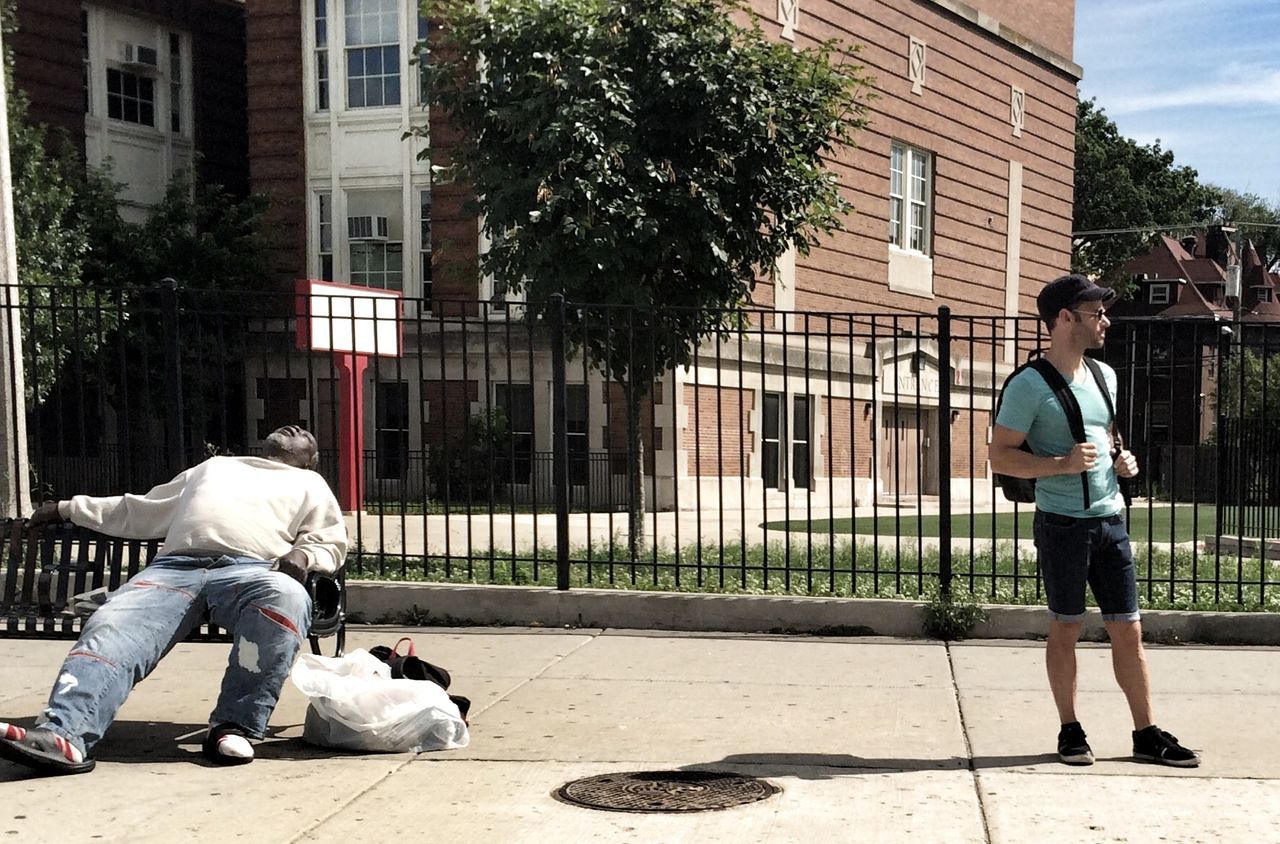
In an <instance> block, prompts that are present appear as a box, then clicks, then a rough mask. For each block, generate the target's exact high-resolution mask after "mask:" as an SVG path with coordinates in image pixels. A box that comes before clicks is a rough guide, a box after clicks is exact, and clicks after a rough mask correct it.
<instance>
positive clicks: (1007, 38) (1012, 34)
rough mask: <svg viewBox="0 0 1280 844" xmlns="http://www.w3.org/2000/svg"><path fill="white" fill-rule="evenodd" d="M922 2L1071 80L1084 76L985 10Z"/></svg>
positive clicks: (951, 0)
mask: <svg viewBox="0 0 1280 844" xmlns="http://www.w3.org/2000/svg"><path fill="white" fill-rule="evenodd" d="M924 2H925V3H928V4H929V5H932V6H937V7H938V8H939V9H943V10H944V11H947V12H949V13H951V14H952V15H955V16H956V17H958V18H961V19H963V20H965V21H968V22H969V23H971V24H973V25H974V26H976V27H979V28H980V29H984V30H986V31H987V32H990V33H991V34H992V35H994V36H995V37H997V38H999V39H1000V40H1001V41H1004V42H1006V43H1008V44H1011V45H1012V46H1014V47H1016V48H1017V49H1019V50H1021V51H1022V52H1024V53H1026V54H1028V55H1030V56H1032V57H1033V58H1036V59H1038V60H1040V61H1042V62H1044V63H1045V64H1047V65H1049V66H1050V67H1052V68H1054V69H1055V70H1058V71H1061V72H1062V73H1065V74H1066V75H1067V76H1070V77H1071V79H1072V81H1075V82H1079V81H1080V80H1081V79H1082V78H1083V77H1084V68H1082V67H1080V65H1078V64H1076V63H1075V62H1073V61H1071V60H1070V59H1068V58H1066V57H1065V56H1060V55H1058V54H1057V53H1055V52H1054V51H1053V50H1050V49H1049V48H1048V47H1046V46H1044V45H1043V44H1041V43H1039V42H1038V41H1033V40H1032V39H1030V38H1028V37H1027V36H1025V35H1023V34H1022V33H1020V32H1016V31H1014V30H1012V29H1010V28H1009V27H1007V26H1005V25H1004V24H1002V23H1000V21H998V20H996V19H995V18H993V17H992V16H991V15H988V14H987V13H986V12H980V11H978V10H977V9H975V8H973V7H972V6H970V5H968V4H967V3H962V2H960V0H924Z"/></svg>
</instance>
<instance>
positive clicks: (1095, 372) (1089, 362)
mask: <svg viewBox="0 0 1280 844" xmlns="http://www.w3.org/2000/svg"><path fill="white" fill-rule="evenodd" d="M1084 365H1085V368H1087V369H1088V370H1089V374H1090V375H1092V376H1093V381H1094V383H1095V384H1097V385H1098V392H1100V393H1102V400H1103V401H1104V402H1106V405H1107V415H1108V416H1110V417H1111V433H1113V434H1115V437H1116V444H1117V445H1118V446H1120V448H1124V437H1122V436H1120V426H1119V425H1118V424H1116V408H1115V405H1114V404H1112V403H1111V389H1110V388H1109V387H1108V386H1107V379H1106V378H1105V377H1103V375H1102V367H1101V366H1100V365H1099V364H1098V362H1097V361H1096V360H1094V359H1093V358H1091V357H1088V356H1087V355H1086V356H1085V358H1084Z"/></svg>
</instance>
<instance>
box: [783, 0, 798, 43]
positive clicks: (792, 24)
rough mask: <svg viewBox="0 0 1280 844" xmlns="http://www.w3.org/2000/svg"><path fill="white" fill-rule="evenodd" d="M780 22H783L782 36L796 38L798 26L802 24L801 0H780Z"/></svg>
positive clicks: (790, 39) (791, 39)
mask: <svg viewBox="0 0 1280 844" xmlns="http://www.w3.org/2000/svg"><path fill="white" fill-rule="evenodd" d="M778 23H780V24H782V37H783V38H785V39H787V40H788V41H794V40H796V27H797V26H798V25H799V24H800V0H778Z"/></svg>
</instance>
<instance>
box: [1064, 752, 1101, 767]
mask: <svg viewBox="0 0 1280 844" xmlns="http://www.w3.org/2000/svg"><path fill="white" fill-rule="evenodd" d="M1058 761H1060V762H1061V763H1062V764H1064V765H1077V766H1080V767H1083V766H1085V765H1092V764H1093V753H1092V752H1089V751H1085V752H1084V753H1061V752H1059V753H1058Z"/></svg>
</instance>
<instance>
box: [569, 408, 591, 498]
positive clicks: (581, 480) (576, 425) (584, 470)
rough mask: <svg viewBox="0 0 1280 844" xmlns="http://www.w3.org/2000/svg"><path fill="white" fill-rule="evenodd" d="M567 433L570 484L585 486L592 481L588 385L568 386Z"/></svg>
mask: <svg viewBox="0 0 1280 844" xmlns="http://www.w3.org/2000/svg"><path fill="white" fill-rule="evenodd" d="M564 396H565V433H566V435H567V439H568V441H569V483H571V484H579V485H581V484H585V483H588V482H589V481H590V478H591V468H590V465H589V463H588V459H589V458H588V457H587V425H588V419H587V416H588V411H587V385H586V384H566V385H565V388H564Z"/></svg>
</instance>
